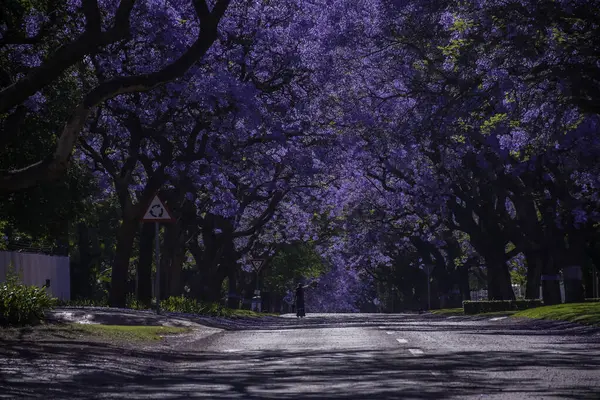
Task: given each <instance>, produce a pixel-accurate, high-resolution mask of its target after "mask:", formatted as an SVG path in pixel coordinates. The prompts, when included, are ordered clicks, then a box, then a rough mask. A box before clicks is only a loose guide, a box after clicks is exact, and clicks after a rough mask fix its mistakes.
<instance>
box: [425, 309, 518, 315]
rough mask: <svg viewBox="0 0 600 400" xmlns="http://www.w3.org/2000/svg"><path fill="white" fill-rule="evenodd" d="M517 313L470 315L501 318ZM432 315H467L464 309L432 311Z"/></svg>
mask: <svg viewBox="0 0 600 400" xmlns="http://www.w3.org/2000/svg"><path fill="white" fill-rule="evenodd" d="M516 312H517V311H493V312H487V313H480V314H469V315H470V316H478V315H482V316H485V317H493V316H500V315H513V314H515V313H516ZM431 313H432V314H435V315H443V316H446V317H450V316H454V315H463V316H464V315H466V314H465V313H464V312H463V309H462V308H443V309H441V310H431Z"/></svg>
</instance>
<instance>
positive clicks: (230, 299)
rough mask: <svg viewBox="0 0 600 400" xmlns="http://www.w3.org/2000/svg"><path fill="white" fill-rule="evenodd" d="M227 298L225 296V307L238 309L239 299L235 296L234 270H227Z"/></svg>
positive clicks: (235, 272)
mask: <svg viewBox="0 0 600 400" xmlns="http://www.w3.org/2000/svg"><path fill="white" fill-rule="evenodd" d="M228 279H229V282H228V283H229V288H228V289H229V290H228V291H229V296H227V307H229V308H233V309H236V310H237V309H238V308H240V299H239V297H238V294H237V271H236V270H235V269H234V268H230V269H229V274H228Z"/></svg>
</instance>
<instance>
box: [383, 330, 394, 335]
mask: <svg viewBox="0 0 600 400" xmlns="http://www.w3.org/2000/svg"><path fill="white" fill-rule="evenodd" d="M385 333H387V334H388V335H393V334H394V332H391V331H385Z"/></svg>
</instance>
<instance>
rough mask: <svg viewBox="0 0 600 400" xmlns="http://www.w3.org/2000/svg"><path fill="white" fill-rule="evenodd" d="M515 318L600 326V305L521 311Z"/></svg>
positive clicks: (577, 304) (563, 305) (539, 308)
mask: <svg viewBox="0 0 600 400" xmlns="http://www.w3.org/2000/svg"><path fill="white" fill-rule="evenodd" d="M513 316H514V317H525V318H533V319H545V320H553V321H568V322H578V323H580V324H586V325H596V326H600V303H571V304H557V305H555V306H545V307H537V308H532V309H529V310H523V311H519V312H517V313H515V314H514V315H513Z"/></svg>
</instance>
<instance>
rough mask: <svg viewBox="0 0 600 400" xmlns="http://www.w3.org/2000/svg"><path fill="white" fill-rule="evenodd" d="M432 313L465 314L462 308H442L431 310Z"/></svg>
mask: <svg viewBox="0 0 600 400" xmlns="http://www.w3.org/2000/svg"><path fill="white" fill-rule="evenodd" d="M431 313H432V314H435V315H446V316H451V315H465V313H464V312H463V309H462V308H442V309H440V310H431Z"/></svg>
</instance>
